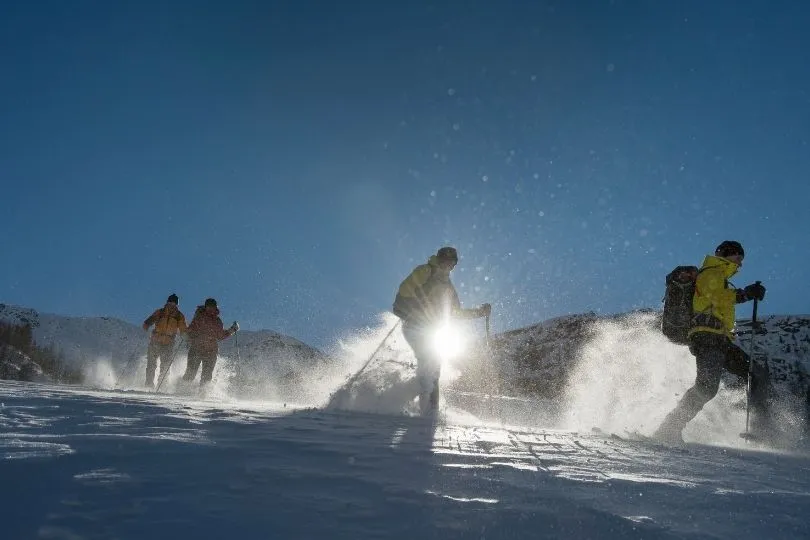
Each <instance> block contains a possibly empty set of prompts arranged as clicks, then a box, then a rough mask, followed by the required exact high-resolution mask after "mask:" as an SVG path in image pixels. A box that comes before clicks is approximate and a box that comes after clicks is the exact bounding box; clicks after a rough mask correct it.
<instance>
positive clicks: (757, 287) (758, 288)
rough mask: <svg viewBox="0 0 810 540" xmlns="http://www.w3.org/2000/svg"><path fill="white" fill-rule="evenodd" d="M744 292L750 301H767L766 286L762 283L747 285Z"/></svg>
mask: <svg viewBox="0 0 810 540" xmlns="http://www.w3.org/2000/svg"><path fill="white" fill-rule="evenodd" d="M743 292H744V293H745V296H746V297H747V298H748V299H749V300H753V299H754V298H756V299H757V300H759V301H760V302H761V301H762V300H764V299H765V286H764V285H762V283H752V284H751V285H746V286H745V288H744V289H743Z"/></svg>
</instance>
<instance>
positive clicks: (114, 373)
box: [0, 304, 329, 391]
mask: <svg viewBox="0 0 810 540" xmlns="http://www.w3.org/2000/svg"><path fill="white" fill-rule="evenodd" d="M0 319H2V320H6V321H9V322H12V323H17V324H30V325H31V326H32V327H33V330H34V332H33V333H34V339H35V341H36V342H37V344H38V345H40V346H48V345H51V344H53V345H55V346H56V347H57V348H58V349H59V350H60V351H61V352H62V353H63V354H64V355H65V358H66V360H67V361H68V362H71V363H72V364H73V365H75V366H79V367H81V368H82V369H84V370H85V372H86V373H87V374H88V376H89V377H90V378H91V379H96V381H95V382H99V380H100V379H104V380H106V381H107V382H109V381H110V380H112V381H116V380H118V379H120V377H121V375H122V374H123V375H124V376H125V377H127V378H128V379H132V381H131V382H133V383H136V384H140V383H141V381H140V379H139V377H141V376H142V373H143V370H144V365H145V354H146V349H147V344H148V342H149V335H148V334H147V333H146V332H144V331H143V330H142V329H141V328H140V327H139V326H137V325H134V324H131V323H128V322H126V321H122V320H119V319H115V318H111V317H68V316H61V315H52V314H48V313H39V312H37V311H36V310H33V309H30V308H23V307H19V306H11V305H7V304H0ZM237 345H238V347H237ZM185 350H186V348H185V347H184V346H182V345H181V346H180V348H179V351H180V352H179V353H178V357H177V364H178V365H180V366H179V367H182V364H185ZM237 356H238V357H239V361H238V362H237V361H236V358H237ZM220 357H221V358H222V359H223V362H222V363H221V364H219V367H221V368H222V369H223V370H225V371H226V372H227V373H226V375H227V379H228V380H229V382H230V385H231V387H232V388H234V389H239V391H243V390H258V389H260V388H262V387H264V386H266V385H269V384H277V383H278V382H282V383H285V384H288V383H296V382H299V378H300V374H301V373H304V372H307V371H308V370H311V369H314V368H316V367H317V366H319V365H321V364H323V363H326V362H328V361H329V358H328V357H327V356H326V355H325V354H323V353H322V352H320V351H319V350H317V349H315V348H313V347H310V346H308V345H306V344H305V343H303V342H301V341H299V340H297V339H295V338H292V337H289V336H284V335H282V334H279V333H277V332H273V331H270V330H261V331H247V330H243V331H240V332H239V334H238V335H237V336H236V339H234V338H230V339H228V340H226V341H223V342H222V343H221V344H220ZM177 367H178V366H173V371H174V372H176V371H178V370H177ZM125 368H128V369H125ZM102 372H103V373H102ZM124 372H126V373H124ZM91 382H93V381H91Z"/></svg>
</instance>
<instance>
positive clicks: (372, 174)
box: [0, 0, 810, 346]
mask: <svg viewBox="0 0 810 540" xmlns="http://www.w3.org/2000/svg"><path fill="white" fill-rule="evenodd" d="M114 4H117V3H110V2H86V1H77V2H69V3H68V2H56V1H37V2H26V3H24V2H16V3H11V2H7V3H5V4H2V5H0V57H2V58H3V60H2V67H3V69H2V70H1V71H0V88H2V92H0V180H1V181H2V186H3V197H2V198H0V215H2V220H1V221H0V227H2V229H0V231H1V232H2V234H3V237H4V238H5V239H6V242H5V243H4V247H3V264H2V265H0V301H1V302H6V303H13V304H21V305H26V306H30V307H34V308H36V309H39V310H41V311H48V312H55V313H62V314H73V315H108V316H116V317H121V318H124V319H126V320H130V321H133V322H140V321H141V320H143V319H144V318H145V317H146V316H147V315H148V314H149V313H150V312H151V310H153V309H154V308H155V307H157V306H159V305H161V304H162V303H163V301H164V300H165V298H166V296H167V295H168V294H169V293H170V292H176V293H177V294H179V295H180V303H181V309H184V310H185V311H186V313H188V314H190V313H191V312H192V310H193V306H195V305H197V304H198V303H200V302H201V301H202V300H203V299H204V298H205V297H207V296H214V297H216V298H217V299H218V300H219V303H220V307H221V310H222V315H223V318H224V320H225V321H226V322H230V321H231V320H234V319H238V320H239V321H240V322H241V323H242V325H243V327H244V328H248V329H259V328H270V329H274V330H277V331H281V332H284V333H287V334H290V335H293V336H295V337H298V338H299V339H303V340H304V341H307V342H309V343H312V344H315V345H319V346H323V345H327V344H329V343H331V342H332V341H333V340H334V339H335V338H336V337H337V336H340V335H343V334H344V333H345V332H347V331H351V330H352V329H355V328H359V327H362V326H363V325H366V324H370V323H373V321H375V320H376V316H377V314H378V313H379V312H381V311H384V310H387V309H390V305H391V302H392V301H393V297H394V294H395V291H396V287H397V285H398V284H399V282H400V281H401V279H402V278H404V277H405V275H407V274H408V272H409V271H410V270H411V268H412V266H414V265H415V264H418V263H421V262H423V261H424V260H425V259H426V258H427V257H428V256H429V255H430V254H431V253H433V252H435V250H436V249H437V248H438V247H439V246H441V245H443V244H452V245H455V246H457V247H458V249H459V251H460V253H461V256H462V258H461V262H460V264H459V266H458V268H457V269H456V271H455V272H454V281H455V283H456V285H457V287H458V289H459V293H460V296H461V299H462V302H463V303H464V304H465V305H474V304H477V303H480V302H491V303H492V304H493V319H492V322H493V328H494V329H495V330H503V329H508V328H514V327H520V326H525V325H528V324H532V323H535V322H538V321H541V320H543V319H546V318H549V317H553V316H557V315H562V314H566V313H576V312H583V311H589V310H594V311H597V312H605V313H613V312H620V311H624V310H628V309H631V308H634V307H642V306H648V307H658V306H660V300H661V296H662V293H663V291H662V284H663V279H664V275H665V274H666V273H667V272H668V271H669V269H671V267H674V266H675V265H678V264H683V263H687V264H688V263H693V264H699V263H700V261H701V260H702V258H703V256H704V255H705V254H706V253H708V252H711V251H712V250H713V248H714V246H715V245H717V244H718V243H719V242H720V241H721V240H724V239H737V240H739V241H741V242H742V243H743V245H744V246H745V247H746V251H747V258H746V261H745V266H744V268H743V270H742V272H741V273H740V275H739V276H738V278H737V279H736V280H735V282H736V284H737V285H739V286H743V285H745V284H747V283H749V282H752V281H754V280H756V279H760V280H762V281H763V282H764V283H765V285H766V286H767V287H768V295H767V298H766V301H765V302H764V303H763V305H762V308H761V309H762V312H763V313H808V312H810V306H808V301H810V284H808V280H807V279H805V276H806V275H807V272H806V268H807V265H808V262H810V256H809V255H808V246H809V244H808V241H807V236H806V231H807V230H808V225H809V224H810V219H808V217H807V213H808V202H809V201H810V187H809V186H808V184H809V183H808V179H807V173H808V170H810V148H808V141H810V94H809V93H808V88H810V38H807V37H805V36H806V28H807V27H808V24H809V23H810V6H808V5H806V3H804V2H798V1H797V2H782V3H780V4H779V6H778V9H777V8H776V7H774V5H773V4H767V5H766V4H765V3H762V2H701V1H687V2H677V3H674V2H669V3H665V2H630V1H620V0H616V1H613V2H610V1H604V2H602V1H599V2H597V1H589V2H544V1H538V2H508V1H504V2H498V3H495V2H483V1H471V2H463V3H462V2H445V3H441V2H438V3H433V2H421V1H419V0H416V1H414V2H407V3H405V2H403V3H399V4H396V5H395V4H393V3H391V5H388V4H389V3H387V2H372V1H347V2H333V3H330V2H303V1H302V2H291V1H278V2H261V1H256V2H227V3H226V2H204V1H199V2H190V1H185V2H171V3H164V2H150V1H147V2H141V3H138V4H137V5H136V4H135V3H129V4H126V5H114ZM167 4H168V5H167ZM747 309H748V307H745V308H744V310H747ZM743 313H744V312H743Z"/></svg>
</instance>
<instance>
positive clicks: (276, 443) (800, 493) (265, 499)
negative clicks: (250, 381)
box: [0, 382, 810, 540]
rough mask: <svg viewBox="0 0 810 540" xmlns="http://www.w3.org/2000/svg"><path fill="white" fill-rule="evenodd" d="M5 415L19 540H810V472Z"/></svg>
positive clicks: (197, 422) (62, 403) (385, 426)
mask: <svg viewBox="0 0 810 540" xmlns="http://www.w3.org/2000/svg"><path fill="white" fill-rule="evenodd" d="M0 403H2V405H0V475H2V477H3V478H4V482H6V485H7V486H14V488H13V489H6V490H4V491H3V492H2V493H3V495H2V496H0V505H2V508H4V511H5V512H6V513H5V515H6V516H9V517H7V519H6V520H5V523H4V530H3V532H4V535H3V537H4V538H15V539H16V538H112V537H115V538H146V537H149V538H172V539H177V538H195V539H197V540H200V539H206V538H223V537H226V536H227V537H232V538H240V539H241V538H270V537H273V538H304V537H306V538H352V539H357V538H409V539H411V538H414V537H416V538H441V539H443V540H446V539H447V538H469V537H474V538H526V537H532V538H721V537H735V538H737V539H746V538H764V537H778V538H807V537H808V536H810V526H808V523H807V520H806V519H805V516H806V515H807V512H808V511H810V466H809V465H810V460H808V459H807V458H806V457H803V456H789V455H784V454H781V455H779V454H774V453H764V452H759V453H757V452H750V451H740V450H730V449H726V448H720V447H710V446H700V445H689V446H685V447H678V448H669V447H666V446H663V445H657V444H651V443H644V442H638V443H637V442H631V441H625V440H618V439H614V438H611V437H609V436H601V435H598V434H591V433H586V434H579V433H572V432H566V431H557V430H550V429H541V428H531V427H524V426H499V425H492V424H483V423H476V424H475V425H470V424H468V423H457V422H453V421H451V420H447V418H451V419H452V418H453V417H454V415H453V414H449V415H448V416H446V417H444V418H445V419H444V421H439V422H438V423H436V422H434V421H432V420H429V419H425V418H415V417H408V416H385V415H376V414H368V413H356V412H346V411H324V410H315V409H305V408H295V407H291V406H287V407H285V406H284V405H283V404H267V403H246V402H233V403H212V402H209V401H195V400H193V399H191V398H182V397H177V396H166V395H161V396H154V395H148V394H142V393H126V392H110V391H99V390H87V389H70V388H64V387H61V388H60V387H54V386H46V385H32V384H20V383H7V382H0ZM440 420H441V418H440Z"/></svg>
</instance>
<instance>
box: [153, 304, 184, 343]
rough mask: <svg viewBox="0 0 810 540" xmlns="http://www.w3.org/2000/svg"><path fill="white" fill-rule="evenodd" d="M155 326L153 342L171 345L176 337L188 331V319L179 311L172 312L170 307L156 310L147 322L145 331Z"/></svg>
mask: <svg viewBox="0 0 810 540" xmlns="http://www.w3.org/2000/svg"><path fill="white" fill-rule="evenodd" d="M153 324H154V325H155V329H154V330H153V331H152V341H154V342H156V343H160V344H161V345H169V344H171V343H173V342H174V337H175V336H176V335H177V334H179V333H182V332H185V331H186V317H185V315H183V313H182V312H181V311H180V310H179V309H174V310H173V311H171V310H170V308H168V307H165V306H164V307H162V308H160V309H156V310H155V312H154V313H152V314H151V315H150V316H149V317H148V318H147V319H146V320H145V321H143V329H144V330H149V327H150V326H152V325H153Z"/></svg>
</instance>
